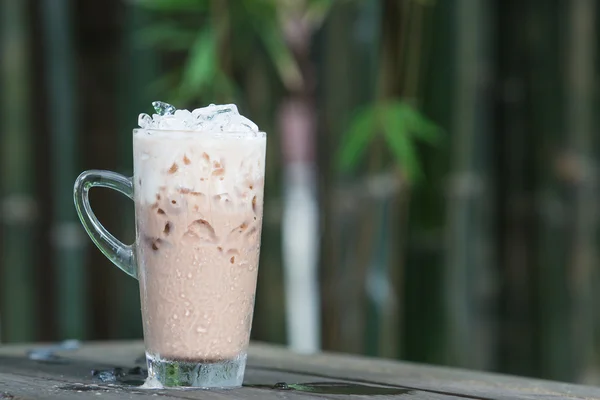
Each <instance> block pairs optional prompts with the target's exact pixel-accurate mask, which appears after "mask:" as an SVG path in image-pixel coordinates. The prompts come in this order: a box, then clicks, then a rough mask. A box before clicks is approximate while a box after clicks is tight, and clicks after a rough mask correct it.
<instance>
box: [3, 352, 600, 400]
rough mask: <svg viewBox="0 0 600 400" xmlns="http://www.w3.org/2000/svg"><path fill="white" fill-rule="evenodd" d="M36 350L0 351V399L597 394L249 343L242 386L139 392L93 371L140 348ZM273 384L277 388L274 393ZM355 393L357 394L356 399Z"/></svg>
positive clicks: (134, 357)
mask: <svg viewBox="0 0 600 400" xmlns="http://www.w3.org/2000/svg"><path fill="white" fill-rule="evenodd" d="M36 346H40V345H37V344H36V345H18V346H17V345H11V346H2V347H0V399H3V400H4V399H12V400H23V399H80V398H93V399H103V400H108V399H153V398H165V399H261V400H262V399H264V400H268V399H290V400H294V399H298V400H302V399H346V398H373V399H383V398H397V399H404V398H406V399H407V400H409V399H415V400H418V399H476V400H480V399H537V400H539V399H600V389H598V388H595V387H589V386H581V385H571V384H566V383H559V382H548V381H542V380H533V379H523V378H516V377H511V376H505V375H496V374H484V373H477V372H471V371H465V370H458V369H450V368H441V367H431V366H423V365H417V364H410V363H403V362H395V361H389V360H381V359H370V358H364V357H354V356H349V355H335V354H319V355H314V356H303V355H297V354H293V353H290V352H289V351H287V350H285V349H284V348H281V347H276V346H270V345H264V344H253V345H252V347H251V349H250V356H249V365H248V367H247V369H246V379H245V384H244V385H245V387H242V388H239V389H233V390H211V391H206V390H142V389H139V388H138V387H136V386H134V385H124V384H118V383H103V382H101V381H100V380H99V379H98V378H97V376H96V377H94V376H92V370H95V371H96V374H97V371H98V370H106V369H111V368H114V367H122V368H124V369H128V368H133V367H135V366H136V363H137V365H143V364H142V359H141V356H142V355H143V344H142V343H141V342H139V341H130V342H104V343H86V344H84V345H83V346H81V347H80V348H79V349H77V350H72V351H60V352H57V353H56V354H57V355H59V356H60V357H61V359H59V360H58V361H59V362H58V363H48V362H41V361H34V360H30V359H29V358H28V357H27V351H28V350H30V349H32V348H33V347H36ZM278 382H285V383H287V387H286V385H283V384H280V385H278V388H274V387H273V386H274V385H275V384H276V383H278ZM358 393H362V395H359V394H358Z"/></svg>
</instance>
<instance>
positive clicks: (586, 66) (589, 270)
mask: <svg viewBox="0 0 600 400" xmlns="http://www.w3.org/2000/svg"><path fill="white" fill-rule="evenodd" d="M569 5H570V10H569V17H570V21H569V40H568V47H567V48H568V51H567V55H568V56H567V58H566V59H567V60H568V61H567V62H568V64H567V68H568V87H567V93H566V94H567V101H566V105H567V109H566V113H567V114H566V117H567V126H568V127H569V129H568V132H569V134H568V138H567V140H568V145H569V148H570V149H571V151H572V152H573V156H574V157H575V159H574V161H575V163H576V165H577V168H578V170H579V171H578V172H579V176H578V177H577V182H576V187H575V193H574V198H573V201H572V205H573V209H574V221H573V222H574V228H573V235H572V239H571V240H572V247H571V255H570V259H571V262H570V263H569V265H568V266H567V279H568V284H569V291H570V294H571V298H572V312H573V314H572V322H571V329H572V340H573V352H574V354H573V357H574V367H575V371H576V372H575V374H576V375H575V376H576V377H577V378H581V375H582V373H583V372H584V371H585V369H586V368H588V367H589V366H590V365H591V363H592V361H593V360H594V337H593V332H594V325H593V321H594V309H595V304H594V296H593V282H594V279H593V278H594V275H593V270H594V267H595V266H596V265H597V263H598V256H597V252H596V245H597V244H596V233H597V226H596V225H597V221H598V219H597V217H596V216H597V212H596V208H597V206H598V200H599V199H598V196H597V183H598V181H597V178H596V171H595V168H594V167H593V165H592V160H593V159H594V155H595V154H594V151H593V149H594V147H595V145H596V143H597V141H596V140H595V134H596V132H595V130H594V120H595V113H594V82H595V81H596V71H595V50H596V45H597V40H596V35H597V34H598V33H597V31H596V25H595V24H596V7H597V1H596V0H573V1H571V2H569Z"/></svg>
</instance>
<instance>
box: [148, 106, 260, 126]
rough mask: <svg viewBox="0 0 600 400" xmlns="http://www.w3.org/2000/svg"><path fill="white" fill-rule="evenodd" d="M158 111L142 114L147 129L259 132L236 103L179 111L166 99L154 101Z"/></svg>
mask: <svg viewBox="0 0 600 400" xmlns="http://www.w3.org/2000/svg"><path fill="white" fill-rule="evenodd" d="M152 105H153V106H154V109H155V110H156V114H153V115H152V117H150V116H149V115H148V114H140V116H139V118H138V124H139V126H140V128H143V129H161V130H177V131H182V130H183V131H198V132H224V133H238V134H239V133H249V134H250V133H256V132H258V131H259V129H258V126H257V125H256V124H255V123H254V122H252V121H250V120H249V119H248V118H246V117H244V116H243V115H240V113H239V112H238V109H237V107H236V105H235V104H224V105H215V104H210V105H208V106H206V107H202V108H196V109H195V110H193V111H191V112H190V111H189V110H177V109H176V108H175V107H174V106H172V105H170V104H168V103H164V102H162V101H155V102H153V103H152Z"/></svg>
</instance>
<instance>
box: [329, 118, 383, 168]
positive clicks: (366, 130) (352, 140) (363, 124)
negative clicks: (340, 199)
mask: <svg viewBox="0 0 600 400" xmlns="http://www.w3.org/2000/svg"><path fill="white" fill-rule="evenodd" d="M375 128H376V109H375V107H369V108H366V109H364V110H362V111H360V112H359V113H357V114H356V116H355V117H354V118H353V120H352V122H351V123H350V128H349V129H348V133H347V134H346V140H345V143H344V144H343V145H342V148H341V150H340V152H339V153H338V154H339V155H338V166H339V168H340V169H342V170H343V171H350V170H351V169H352V168H353V167H354V166H355V165H356V163H357V162H358V161H359V159H360V157H361V156H362V154H363V153H364V152H365V150H366V148H367V145H368V144H369V141H370V140H371V137H372V136H373V134H374V132H375Z"/></svg>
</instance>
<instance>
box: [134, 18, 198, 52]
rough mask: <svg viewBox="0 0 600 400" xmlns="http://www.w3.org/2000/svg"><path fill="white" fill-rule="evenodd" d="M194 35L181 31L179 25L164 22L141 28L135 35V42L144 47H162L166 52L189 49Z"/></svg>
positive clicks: (188, 31) (185, 30) (190, 32)
mask: <svg viewBox="0 0 600 400" xmlns="http://www.w3.org/2000/svg"><path fill="white" fill-rule="evenodd" d="M195 37H196V34H195V33H194V32H193V31H191V30H187V29H182V28H181V25H180V24H177V23H172V22H165V23H156V24H152V25H151V26H148V27H146V28H142V29H140V30H138V31H137V32H136V33H135V40H136V42H137V43H138V44H139V45H141V46H144V47H156V46H158V47H162V48H165V49H167V50H184V49H189V48H190V46H191V45H192V43H193V42H194V39H195Z"/></svg>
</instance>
